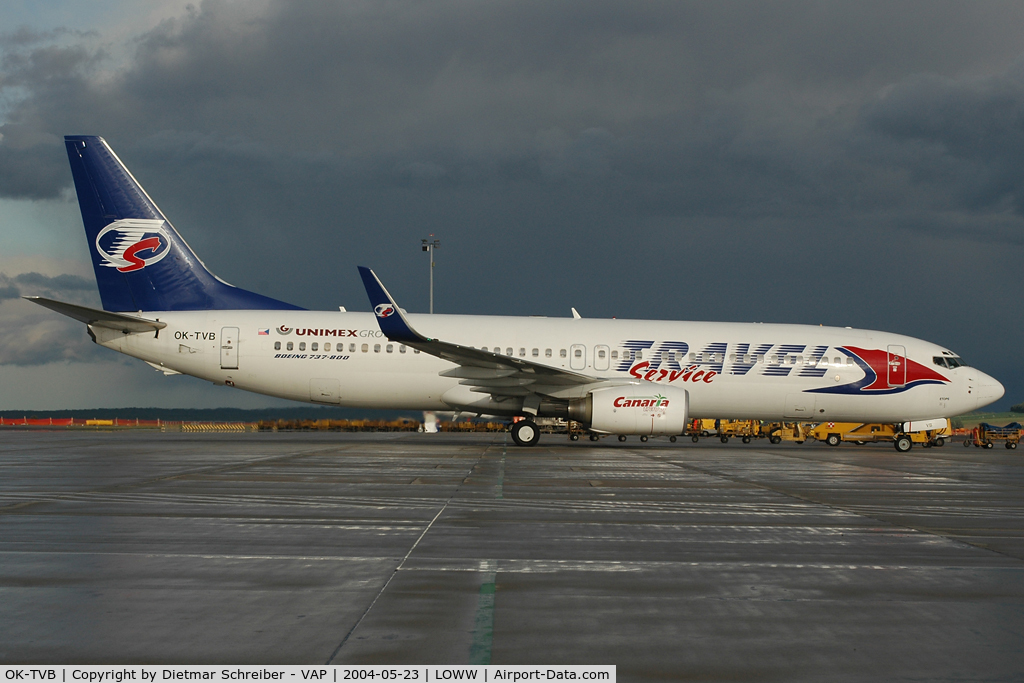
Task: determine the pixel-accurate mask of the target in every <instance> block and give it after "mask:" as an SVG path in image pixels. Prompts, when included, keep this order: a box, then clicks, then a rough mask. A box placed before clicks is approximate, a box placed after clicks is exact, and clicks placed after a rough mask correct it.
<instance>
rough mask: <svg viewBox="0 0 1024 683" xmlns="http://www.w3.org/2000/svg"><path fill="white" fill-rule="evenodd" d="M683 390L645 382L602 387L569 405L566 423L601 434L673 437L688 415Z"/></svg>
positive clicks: (686, 400)
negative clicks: (583, 426)
mask: <svg viewBox="0 0 1024 683" xmlns="http://www.w3.org/2000/svg"><path fill="white" fill-rule="evenodd" d="M689 404H690V397H689V394H688V393H687V391H686V389H682V388H680V387H666V386H660V385H657V384H652V383H649V382H645V383H643V384H627V385H624V386H618V387H606V388H604V389H596V390H594V391H592V392H590V393H589V394H588V395H587V397H586V398H584V399H582V400H579V401H576V402H574V403H572V404H570V405H569V419H572V420H576V421H578V422H582V423H584V424H586V425H588V426H589V427H590V429H591V431H594V432H600V433H603V434H644V435H648V436H656V435H664V436H676V435H679V434H682V433H683V432H684V431H685V430H686V416H687V415H688V414H689V412H690V405H689Z"/></svg>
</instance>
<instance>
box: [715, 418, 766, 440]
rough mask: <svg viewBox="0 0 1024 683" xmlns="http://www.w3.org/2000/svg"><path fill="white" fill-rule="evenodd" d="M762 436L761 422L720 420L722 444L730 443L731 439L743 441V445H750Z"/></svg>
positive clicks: (719, 428) (719, 433)
mask: <svg viewBox="0 0 1024 683" xmlns="http://www.w3.org/2000/svg"><path fill="white" fill-rule="evenodd" d="M760 436H761V421H760V420H719V421H718V438H719V439H720V440H721V441H722V443H729V438H730V437H736V438H740V439H743V443H750V442H751V441H752V440H753V439H757V438H759V437H760Z"/></svg>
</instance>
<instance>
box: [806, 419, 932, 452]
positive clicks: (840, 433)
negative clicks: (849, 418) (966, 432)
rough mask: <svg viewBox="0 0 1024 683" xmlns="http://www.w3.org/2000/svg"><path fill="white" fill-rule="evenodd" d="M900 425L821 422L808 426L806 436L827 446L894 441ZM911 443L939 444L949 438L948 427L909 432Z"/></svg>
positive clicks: (925, 445) (901, 431)
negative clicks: (844, 442) (844, 443)
mask: <svg viewBox="0 0 1024 683" xmlns="http://www.w3.org/2000/svg"><path fill="white" fill-rule="evenodd" d="M902 433H903V429H902V425H898V424H885V423H877V422H822V423H820V424H816V425H813V426H811V427H810V429H809V430H808V436H809V437H810V438H812V439H815V440H817V441H824V442H825V443H827V444H828V445H829V446H838V445H839V444H840V443H842V442H843V441H853V442H854V443H858V444H862V443H869V442H871V443H874V442H876V441H895V440H896V435H897V434H902ZM907 436H909V437H910V440H911V442H912V443H917V444H921V445H922V446H924V447H925V448H928V447H929V446H941V445H943V444H944V443H945V442H946V439H948V438H949V429H948V427H947V428H943V429H929V430H926V431H920V432H909V433H908V434H907Z"/></svg>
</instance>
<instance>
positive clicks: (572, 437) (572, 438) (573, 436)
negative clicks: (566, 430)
mask: <svg viewBox="0 0 1024 683" xmlns="http://www.w3.org/2000/svg"><path fill="white" fill-rule="evenodd" d="M569 440H570V441H579V440H580V435H579V434H570V435H569Z"/></svg>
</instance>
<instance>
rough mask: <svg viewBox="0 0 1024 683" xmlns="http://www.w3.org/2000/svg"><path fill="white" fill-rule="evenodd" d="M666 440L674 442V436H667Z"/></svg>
mask: <svg viewBox="0 0 1024 683" xmlns="http://www.w3.org/2000/svg"><path fill="white" fill-rule="evenodd" d="M668 440H669V441H671V442H672V443H675V442H676V437H674V436H670V437H668Z"/></svg>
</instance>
